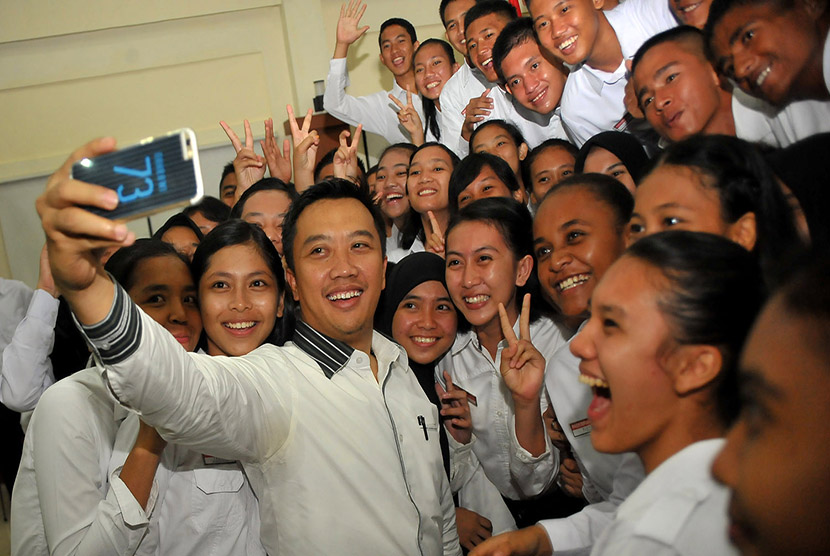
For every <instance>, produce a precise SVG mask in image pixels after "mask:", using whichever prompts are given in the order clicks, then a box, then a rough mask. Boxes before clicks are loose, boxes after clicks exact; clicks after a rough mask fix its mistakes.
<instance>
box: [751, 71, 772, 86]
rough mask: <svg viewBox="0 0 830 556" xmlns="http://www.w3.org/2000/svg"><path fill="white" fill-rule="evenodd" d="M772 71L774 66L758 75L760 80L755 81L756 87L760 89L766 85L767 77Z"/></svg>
mask: <svg viewBox="0 0 830 556" xmlns="http://www.w3.org/2000/svg"><path fill="white" fill-rule="evenodd" d="M771 70H772V66H767V67H766V68H764V71H762V72H761V73H760V74H759V75H758V79H756V80H755V86H756V87H760V86H761V85H763V84H764V81H766V79H767V76H768V75H769V72H770V71H771Z"/></svg>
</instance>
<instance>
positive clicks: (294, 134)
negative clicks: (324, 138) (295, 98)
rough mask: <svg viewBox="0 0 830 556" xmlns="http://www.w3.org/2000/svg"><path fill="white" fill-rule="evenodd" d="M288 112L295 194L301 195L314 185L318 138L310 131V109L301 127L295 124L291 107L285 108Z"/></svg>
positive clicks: (315, 133)
mask: <svg viewBox="0 0 830 556" xmlns="http://www.w3.org/2000/svg"><path fill="white" fill-rule="evenodd" d="M285 110H286V112H288V125H289V126H290V127H291V139H292V140H293V142H294V165H293V166H294V187H295V188H296V190H297V193H302V192H303V191H305V190H306V189H308V188H309V187H311V186H312V185H314V165H315V164H316V163H317V148H318V147H319V146H320V137H319V136H318V135H317V132H316V131H310V129H311V118H312V111H311V108H309V109H308V112H306V115H305V118H303V125H302V127H301V126H300V125H298V124H297V118H295V117H294V109H293V108H292V107H291V105H290V104H289V105H287V106H286V107H285Z"/></svg>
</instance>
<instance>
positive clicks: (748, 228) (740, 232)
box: [726, 212, 758, 251]
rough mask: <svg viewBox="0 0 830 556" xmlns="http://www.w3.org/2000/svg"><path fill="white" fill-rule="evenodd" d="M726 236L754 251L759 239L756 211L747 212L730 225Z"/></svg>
mask: <svg viewBox="0 0 830 556" xmlns="http://www.w3.org/2000/svg"><path fill="white" fill-rule="evenodd" d="M726 237H728V238H729V239H731V240H732V241H734V242H735V243H737V244H738V245H740V246H741V247H743V248H744V249H746V250H747V251H752V250H753V249H754V248H755V242H756V241H757V240H758V223H757V222H756V220H755V213H754V212H747V213H746V214H744V215H743V216H741V217H740V218H738V220H737V221H736V222H735V223H734V224H730V225H729V230H728V231H727V233H726Z"/></svg>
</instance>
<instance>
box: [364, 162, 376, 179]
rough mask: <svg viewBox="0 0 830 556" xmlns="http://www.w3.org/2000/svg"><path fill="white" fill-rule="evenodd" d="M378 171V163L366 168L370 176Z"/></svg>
mask: <svg viewBox="0 0 830 556" xmlns="http://www.w3.org/2000/svg"><path fill="white" fill-rule="evenodd" d="M377 173H378V165H377V164H375V165H374V166H372V167H371V168H369V169H368V170H366V177H367V178H368V177H369V176H371V175H372V174H377Z"/></svg>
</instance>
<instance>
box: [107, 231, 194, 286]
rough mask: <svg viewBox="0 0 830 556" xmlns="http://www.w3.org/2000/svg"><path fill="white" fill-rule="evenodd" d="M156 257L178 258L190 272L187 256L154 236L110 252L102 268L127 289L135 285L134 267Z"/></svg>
mask: <svg viewBox="0 0 830 556" xmlns="http://www.w3.org/2000/svg"><path fill="white" fill-rule="evenodd" d="M156 257H173V258H174V259H178V260H180V261H181V262H183V263H184V265H185V266H186V267H187V270H188V272H190V261H188V260H187V257H185V256H184V255H182V254H181V253H179V252H178V251H176V248H175V247H173V246H172V245H170V244H169V243H164V242H163V241H161V240H159V239H154V238H141V239H137V240H135V242H134V243H133V244H132V245H128V246H127V247H122V248H121V249H119V250H118V251H116V252H115V253H113V254H112V256H111V257H110V258H109V260H108V261H107V263H106V264H105V265H104V270H106V271H107V272H109V273H110V274H112V277H113V278H115V281H116V282H118V283H119V284H121V287H122V288H124V289H125V290H129V289H130V288H132V287H133V285H135V269H136V267H137V266H138V263H140V262H141V261H144V260H146V259H154V258H156ZM194 282H195V280H194Z"/></svg>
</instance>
